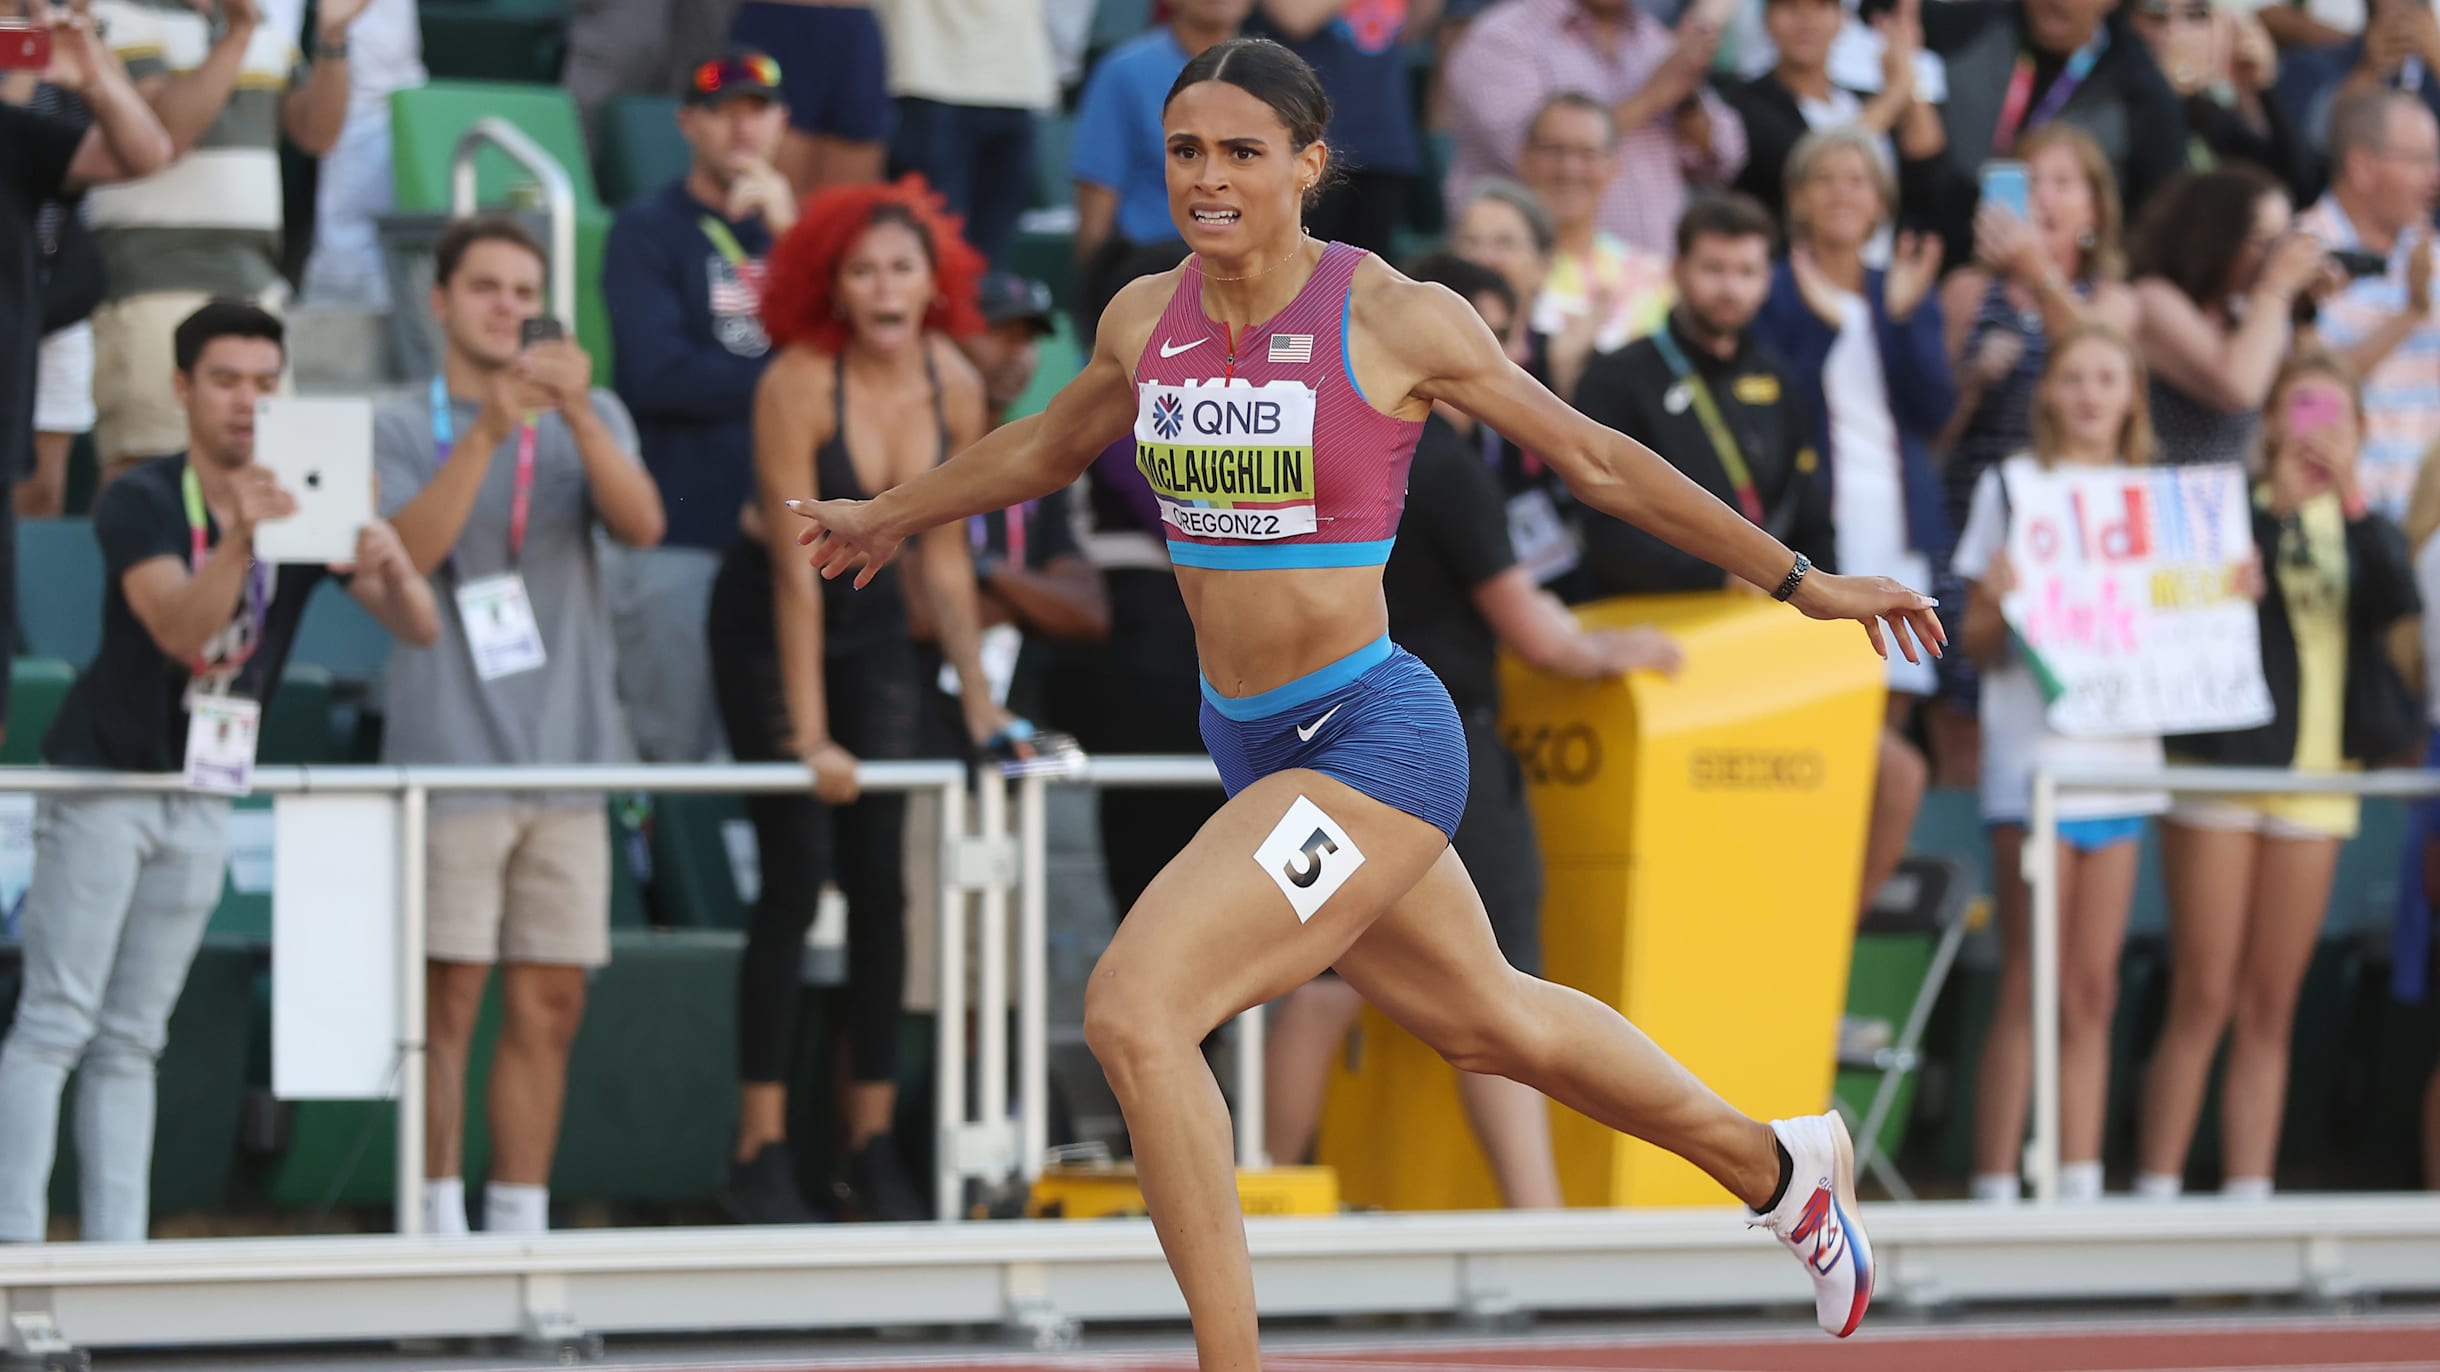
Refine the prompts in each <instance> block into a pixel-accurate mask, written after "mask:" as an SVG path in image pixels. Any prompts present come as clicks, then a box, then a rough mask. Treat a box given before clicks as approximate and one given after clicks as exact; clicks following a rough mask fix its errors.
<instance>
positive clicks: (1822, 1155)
mask: <svg viewBox="0 0 2440 1372" xmlns="http://www.w3.org/2000/svg"><path fill="white" fill-rule="evenodd" d="M1771 1132H1772V1133H1774V1134H1777V1135H1778V1136H1779V1146H1780V1147H1782V1148H1785V1149H1787V1150H1788V1158H1789V1160H1790V1161H1791V1162H1793V1163H1794V1168H1793V1169H1792V1170H1791V1171H1790V1172H1789V1174H1788V1190H1787V1194H1786V1195H1784V1196H1782V1197H1780V1200H1779V1207H1778V1208H1777V1209H1775V1210H1773V1211H1771V1212H1770V1213H1769V1214H1767V1215H1755V1216H1754V1217H1753V1218H1752V1219H1749V1220H1747V1221H1746V1223H1747V1224H1749V1225H1755V1226H1763V1227H1767V1228H1768V1229H1769V1230H1770V1231H1771V1232H1772V1233H1773V1234H1776V1235H1778V1236H1779V1241H1780V1242H1781V1243H1782V1244H1784V1245H1786V1246H1787V1250H1788V1251H1789V1252H1791V1253H1794V1254H1795V1255H1796V1260H1797V1261H1798V1262H1801V1263H1803V1264H1804V1265H1805V1271H1806V1273H1807V1274H1809V1275H1810V1276H1811V1277H1812V1278H1813V1313H1814V1314H1815V1315H1817V1316H1819V1317H1820V1319H1821V1322H1822V1328H1823V1329H1824V1330H1826V1331H1828V1332H1829V1333H1830V1334H1831V1335H1832V1336H1834V1337H1836V1338H1842V1339H1843V1338H1845V1337H1847V1336H1848V1335H1849V1334H1852V1333H1854V1332H1855V1329H1856V1326H1857V1325H1859V1324H1862V1323H1863V1322H1864V1311H1865V1310H1866V1309H1868V1308H1870V1307H1871V1305H1872V1277H1873V1268H1872V1241H1871V1240H1870V1239H1867V1238H1865V1237H1864V1227H1863V1226H1862V1225H1860V1224H1857V1223H1856V1222H1855V1143H1854V1141H1853V1140H1851V1139H1850V1138H1848V1136H1847V1122H1846V1121H1845V1120H1843V1119H1841V1118H1839V1117H1838V1115H1836V1114H1835V1113H1834V1114H1828V1115H1808V1116H1806V1117H1804V1118H1802V1119H1792V1120H1773V1121H1771Z"/></svg>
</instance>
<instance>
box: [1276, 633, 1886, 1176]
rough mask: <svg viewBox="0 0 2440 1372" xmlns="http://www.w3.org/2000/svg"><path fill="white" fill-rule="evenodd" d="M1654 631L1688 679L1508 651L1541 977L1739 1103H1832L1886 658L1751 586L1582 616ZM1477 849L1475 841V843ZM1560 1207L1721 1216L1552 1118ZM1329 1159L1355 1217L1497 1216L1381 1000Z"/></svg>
mask: <svg viewBox="0 0 2440 1372" xmlns="http://www.w3.org/2000/svg"><path fill="white" fill-rule="evenodd" d="M1578 614H1579V617H1580V618H1581V619H1582V620H1583V621H1584V622H1585V623H1586V624H1587V625H1588V626H1592V627H1623V626H1626V625H1631V624H1639V623H1649V624H1657V625H1659V626H1660V627H1662V628H1663V629H1665V630H1667V631H1668V632H1669V633H1670V634H1671V635H1673V636H1674V637H1675V638H1676V639H1677V640H1678V642H1679V643H1680V645H1681V646H1682V647H1683V648H1684V649H1685V653H1686V666H1685V669H1684V670H1683V671H1682V672H1681V673H1680V674H1679V675H1678V676H1677V677H1676V678H1675V679H1674V680H1669V679H1664V678H1662V677H1660V676H1659V675H1657V674H1655V673H1649V672H1646V673H1639V674H1637V675H1635V676H1633V677H1630V678H1628V679H1626V680H1624V681H1614V682H1582V681H1574V680H1568V679H1563V678H1557V677H1550V676H1545V675H1542V674H1540V673H1538V672H1534V671H1532V670H1530V669H1527V668H1525V667H1523V666H1522V665H1520V664H1518V663H1516V662H1514V661H1513V660H1511V661H1504V662H1503V663H1502V664H1501V673H1500V677H1501V682H1500V689H1501V692H1502V696H1503V708H1502V717H1501V727H1502V730H1503V732H1504V734H1505V736H1506V738H1507V740H1508V743H1509V746H1510V747H1511V748H1512V749H1513V750H1514V751H1515V752H1516V754H1517V756H1518V758H1519V761H1520V762H1521V763H1522V765H1523V768H1524V771H1525V777H1526V784H1527V787H1528V789H1529V791H1530V794H1531V797H1532V804H1533V811H1534V820H1535V823H1536V825H1537V826H1538V828H1539V829H1540V831H1541V845H1542V859H1543V863H1544V867H1545V870H1546V872H1547V874H1548V880H1547V889H1546V891H1545V893H1544V896H1543V903H1542V942H1543V967H1542V972H1543V975H1545V976H1546V977H1549V978H1550V979H1551V980H1553V981H1559V982H1564V983H1566V984H1568V985H1571V986H1574V987H1577V988H1579V989H1581V990H1583V991H1585V992H1587V993H1588V994H1590V995H1592V996H1594V997H1596V998H1598V999H1599V1000H1601V1001H1603V1002H1605V1003H1607V1004H1609V1005H1614V1006H1616V1007H1618V1008H1619V1009H1620V1010H1621V1011H1623V1012H1624V1013H1625V1014H1626V1016H1627V1017H1628V1018H1629V1019H1631V1020H1633V1021H1634V1022H1635V1023H1636V1024H1637V1025H1638V1026H1639V1027H1641V1028H1642V1029H1643V1030H1644V1032H1645V1033H1647V1034H1650V1035H1651V1036H1652V1037H1653V1039H1655V1040H1656V1041H1658V1042H1659V1044H1660V1045H1661V1046H1662V1047H1663V1048H1665V1049H1667V1050H1668V1051H1669V1052H1670V1053H1671V1054H1672V1055H1674V1056H1675V1057H1676V1058H1677V1059H1678V1060H1679V1061H1681V1062H1683V1063H1685V1064H1686V1066H1687V1067H1688V1068H1690V1069H1692V1070H1693V1072H1694V1073H1695V1074H1696V1075H1697V1076H1699V1077H1701V1078H1702V1079H1703V1080H1704V1081H1705V1082H1707V1083H1709V1084H1710V1085H1711V1086H1712V1088H1713V1089H1715V1090H1717V1091H1719V1092H1720V1094H1721V1095H1723V1096H1724V1097H1726V1098H1727V1099H1728V1100H1729V1101H1730V1102H1731V1103H1732V1104H1734V1105H1736V1106H1737V1107H1738V1108H1739V1109H1741V1110H1744V1111H1746V1112H1747V1113H1749V1114H1752V1115H1756V1116H1759V1117H1762V1118H1766V1119H1767V1118H1772V1117H1776V1116H1785V1115H1798V1114H1816V1113H1819V1112H1820V1111H1822V1110H1825V1109H1827V1108H1828V1107H1829V1101H1830V1079H1831V1074H1832V1069H1833V1066H1834V1063H1833V1058H1834V1054H1835V1050H1836V1038H1837V1032H1838V1019H1839V1014H1840V1011H1841V1009H1842V1007H1843V1006H1844V1005H1845V1003H1846V993H1847V964H1848V955H1849V952H1850V951H1851V948H1852V945H1853V941H1854V932H1855V922H1856V909H1857V904H1858V900H1857V896H1858V887H1859V882H1860V870H1861V866H1862V861H1863V845H1864V831H1865V820H1866V814H1867V811H1868V810H1869V808H1870V804H1871V797H1872V785H1873V771H1874V766H1875V758H1876V750H1877V740H1878V735H1879V729H1880V724H1881V719H1882V715H1883V709H1884V706H1883V700H1884V687H1883V668H1882V665H1881V662H1880V659H1878V658H1876V657H1874V656H1873V655H1872V652H1871V650H1870V648H1869V646H1868V645H1867V644H1866V642H1865V639H1864V634H1863V631H1862V630H1860V629H1858V628H1857V627H1856V626H1854V625H1852V624H1818V623H1814V622H1812V621H1810V620H1806V619H1804V618H1802V617H1800V616H1798V615H1796V614H1795V613H1793V612H1791V611H1790V610H1788V609H1787V607H1785V606H1782V605H1778V604H1774V603H1772V602H1771V601H1768V600H1765V599H1762V598H1760V597H1755V596H1741V595H1726V594H1722V595H1687V596H1653V597H1633V598H1627V599H1620V600H1612V601H1605V602H1602V603H1600V604H1598V605H1591V606H1586V607H1583V608H1582V609H1581V610H1579V611H1578ZM1478 857H1479V855H1478ZM1552 1135H1553V1142H1554V1145H1555V1148H1556V1151H1557V1155H1558V1163H1559V1175H1560V1181H1561V1184H1562V1188H1563V1190H1564V1192H1565V1194H1566V1197H1567V1202H1568V1204H1570V1205H1587V1206H1622V1205H1639V1206H1640V1205H1713V1204H1722V1203H1726V1202H1727V1200H1728V1197H1727V1195H1726V1193H1725V1192H1723V1191H1722V1190H1721V1189H1720V1188H1719V1187H1718V1186H1717V1185H1715V1184H1714V1183H1713V1182H1712V1181H1711V1180H1710V1179H1709V1178H1707V1177H1705V1176H1703V1175H1702V1173H1700V1172H1698V1171H1697V1170H1695V1168H1694V1167H1692V1166H1691V1165H1689V1164H1687V1163H1684V1162H1680V1161H1679V1160H1677V1159H1676V1158H1674V1157H1671V1156H1669V1155H1668V1154H1665V1153H1663V1152H1661V1151H1660V1150H1659V1149H1657V1148H1654V1147H1651V1146H1650V1145H1648V1144H1644V1143H1641V1142H1638V1141H1635V1140H1633V1139H1629V1138H1626V1137H1624V1136H1622V1135H1619V1134H1616V1133H1613V1132H1611V1131H1610V1130H1608V1129H1606V1128H1603V1127H1601V1126H1599V1125H1596V1124H1594V1123H1592V1122H1591V1121H1589V1120H1586V1119H1584V1118H1582V1117H1581V1116H1578V1115H1576V1114H1575V1113H1574V1112H1572V1111H1569V1110H1566V1109H1564V1108H1560V1107H1557V1106H1554V1107H1553V1108H1552ZM1317 1153H1318V1157H1317V1159H1316V1160H1317V1162H1319V1163H1320V1164H1322V1165H1325V1166H1329V1167H1332V1168H1335V1169H1336V1170H1337V1172H1338V1176H1339V1184H1340V1189H1341V1192H1342V1195H1343V1197H1344V1199H1345V1200H1346V1201H1347V1202H1348V1203H1349V1204H1352V1205H1359V1206H1380V1207H1384V1208H1388V1209H1393V1210H1439V1209H1471V1208H1480V1207H1486V1206H1494V1205H1497V1204H1498V1203H1499V1195H1498V1191H1497V1189H1496V1188H1495V1187H1494V1185H1493V1183H1492V1179H1491V1173H1490V1169H1489V1167H1488V1166H1487V1165H1486V1163H1485V1162H1484V1160H1483V1155H1482V1150H1481V1149H1480V1147H1479V1146H1477V1144H1476V1143H1475V1140H1474V1134H1473V1131H1472V1130H1471V1129H1470V1128H1469V1127H1468V1125H1467V1123H1466V1117H1465V1113H1464V1111H1463V1110H1462V1109H1461V1108H1460V1106H1459V1103H1458V1097H1457V1091H1456V1085H1455V1079H1454V1076H1453V1074H1452V1072H1451V1070H1450V1069H1449V1068H1448V1066H1447V1065H1446V1064H1444V1063H1442V1062H1441V1061H1440V1059H1439V1058H1438V1057H1436V1056H1435V1055H1434V1054H1433V1053H1432V1052H1431V1051H1430V1050H1429V1049H1427V1048H1425V1047H1424V1046H1423V1045H1422V1044H1421V1043H1419V1042H1417V1041H1416V1040H1415V1039H1413V1038H1411V1037H1409V1036H1408V1035H1407V1034H1406V1033H1404V1032H1403V1031H1401V1030H1400V1029H1398V1028H1397V1027H1396V1026H1395V1025H1392V1024H1391V1023H1390V1022H1389V1021H1388V1020H1387V1019H1386V1018H1384V1017H1383V1016H1382V1015H1381V1014H1380V1012H1378V1011H1376V1010H1373V1009H1371V1008H1369V1007H1368V1008H1367V1009H1366V1010H1365V1012H1364V1017H1363V1019H1362V1020H1361V1021H1360V1022H1359V1024H1358V1026H1357V1028H1356V1030H1355V1032H1354V1033H1353V1034H1352V1035H1351V1036H1350V1038H1349V1040H1348V1042H1347V1044H1346V1045H1345V1046H1344V1048H1343V1051H1342V1053H1341V1055H1340V1059H1339V1062H1338V1064H1337V1066H1336V1067H1335V1068H1334V1070H1333V1078H1332V1083H1331V1090H1330V1099H1329V1103H1328V1105H1327V1107H1326V1109H1325V1111H1324V1114H1323V1119H1322V1131H1321V1137H1320V1140H1319V1143H1318V1148H1317Z"/></svg>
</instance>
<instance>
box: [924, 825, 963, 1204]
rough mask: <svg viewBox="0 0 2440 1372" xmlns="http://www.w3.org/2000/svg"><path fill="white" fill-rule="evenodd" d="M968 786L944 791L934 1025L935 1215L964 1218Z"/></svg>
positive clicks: (933, 1125)
mask: <svg viewBox="0 0 2440 1372" xmlns="http://www.w3.org/2000/svg"><path fill="white" fill-rule="evenodd" d="M965 848H966V787H965V785H964V783H963V782H962V781H961V782H959V783H958V784H956V785H950V786H943V787H942V788H941V791H940V931H939V945H940V1010H939V1013H938V1015H937V1017H936V1019H935V1021H934V1025H935V1027H934V1041H933V1083H932V1115H933V1122H932V1136H933V1156H934V1163H933V1168H932V1171H933V1178H932V1213H933V1215H934V1216H935V1217H937V1218H939V1219H943V1220H957V1219H962V1218H964V1216H963V1215H962V1214H961V1213H960V1212H961V1211H962V1210H963V1208H964V1207H963V1205H962V1204H961V1202H962V1201H963V1200H964V1196H963V1194H962V1193H963V1192H964V1190H965V1186H964V1178H963V1177H961V1176H960V1175H959V1173H958V1168H957V1140H958V1136H959V1134H960V1133H961V1126H962V1125H963V1123H964V1121H965V1118H966V888H965V884H964V882H965V875H966V873H965V871H964V863H963V862H962V861H961V860H960V859H961V856H962V855H963V853H964V852H965Z"/></svg>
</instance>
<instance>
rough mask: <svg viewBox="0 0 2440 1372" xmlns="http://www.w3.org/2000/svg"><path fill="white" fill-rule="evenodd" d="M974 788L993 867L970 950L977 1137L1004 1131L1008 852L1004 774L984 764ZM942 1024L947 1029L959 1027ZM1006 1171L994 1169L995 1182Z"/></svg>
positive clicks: (995, 1135) (1000, 1134)
mask: <svg viewBox="0 0 2440 1372" xmlns="http://www.w3.org/2000/svg"><path fill="white" fill-rule="evenodd" d="M975 787H976V789H977V790H979V791H980V792H981V793H982V802H983V803H982V837H983V842H984V844H985V845H986V849H985V851H986V852H987V853H989V854H990V857H991V861H992V871H991V874H990V880H989V882H988V883H986V884H985V886H984V887H983V899H982V907H983V910H982V921H981V924H982V933H981V935H980V936H979V938H978V939H977V940H976V941H977V943H978V944H979V945H980V946H979V947H978V948H977V950H976V952H975V956H976V957H977V958H978V959H980V961H981V966H980V968H979V969H978V970H979V971H980V973H981V976H980V981H981V983H982V984H981V987H980V992H981V994H980V997H979V999H980V1000H981V1001H982V1004H981V1005H980V1006H978V1007H977V1018H978V1019H980V1021H981V1023H980V1024H978V1025H976V1027H975V1040H976V1042H975V1048H976V1053H975V1056H976V1058H977V1059H979V1061H977V1063H976V1064H975V1071H976V1072H977V1073H979V1074H980V1076H981V1081H980V1083H979V1084H978V1085H977V1086H976V1088H975V1092H974V1101H975V1104H974V1114H975V1120H976V1122H977V1123H979V1124H981V1126H982V1130H981V1133H980V1136H981V1137H983V1138H989V1139H999V1138H1004V1137H1006V1135H1007V1132H1008V886H1007V884H1006V883H1005V882H1004V881H1002V880H1001V878H1002V877H1004V876H1006V875H1008V872H1007V870H1006V868H1005V867H1004V866H1002V864H1001V863H1000V861H999V859H1000V858H1001V856H1002V855H1003V854H1005V853H1007V851H1008V845H1007V842H1006V840H1007V836H1008V778H1007V777H1005V776H1002V775H1001V774H1000V769H999V768H997V767H984V768H981V769H980V775H979V776H978V777H977V778H976V782H975ZM946 1027H947V1028H948V1029H950V1030H951V1031H952V1032H958V1031H962V1030H963V1028H964V1026H963V1025H954V1024H953V1025H949V1026H946ZM962 1161H965V1162H973V1161H975V1160H974V1159H971V1158H968V1159H963V1160H962ZM996 1161H997V1160H995V1162H996ZM1011 1161H1013V1160H1011ZM992 1170H996V1169H992ZM1006 1175H1007V1174H1006V1173H1004V1172H1002V1173H999V1175H998V1177H996V1178H995V1180H997V1179H1004V1178H1005V1177H1006Z"/></svg>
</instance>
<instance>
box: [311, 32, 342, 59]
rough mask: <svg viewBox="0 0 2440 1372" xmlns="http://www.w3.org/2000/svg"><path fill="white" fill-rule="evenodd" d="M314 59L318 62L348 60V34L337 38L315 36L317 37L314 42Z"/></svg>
mask: <svg viewBox="0 0 2440 1372" xmlns="http://www.w3.org/2000/svg"><path fill="white" fill-rule="evenodd" d="M313 59H314V60H315V61H316V62H344V61H346V60H347V38H346V36H345V35H341V36H340V37H337V38H320V37H317V38H315V39H314V42H313Z"/></svg>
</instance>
